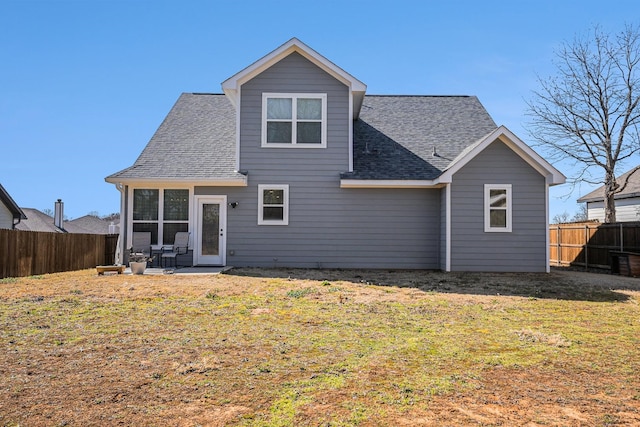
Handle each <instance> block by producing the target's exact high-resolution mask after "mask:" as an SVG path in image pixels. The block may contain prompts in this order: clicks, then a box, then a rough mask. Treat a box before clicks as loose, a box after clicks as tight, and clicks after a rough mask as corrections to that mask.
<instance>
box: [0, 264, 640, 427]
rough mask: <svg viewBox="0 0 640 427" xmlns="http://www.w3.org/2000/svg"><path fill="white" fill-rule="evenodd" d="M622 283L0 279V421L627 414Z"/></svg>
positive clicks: (391, 421)
mask: <svg viewBox="0 0 640 427" xmlns="http://www.w3.org/2000/svg"><path fill="white" fill-rule="evenodd" d="M638 283H639V282H638V280H637V279H630V278H622V277H614V276H605V275H584V274H578V273H567V272H553V273H551V274H548V275H546V274H541V275H535V274H534V275H515V274H513V275H512V274H496V275H489V274H445V273H438V272H416V271H398V272H393V271H364V270H362V271H361V270H345V271H339V270H295V269H293V270H292V269H278V270H262V269H238V270H234V271H232V272H231V274H227V275H219V276H180V275H171V276H122V275H120V276H118V275H110V276H97V275H96V274H95V271H92V270H86V271H80V272H73V273H65V274H54V275H45V276H40V277H30V278H21V279H9V280H7V279H5V280H2V281H0V360H2V364H0V422H2V424H3V425H7V426H12V425H47V426H57V425H69V426H72V425H118V424H123V425H179V426H196V425H207V426H226V425H239V426H278V425H280V426H288V425H296V426H298V425H313V426H318V425H324V426H356V425H361V426H370V425H371V426H373V425H434V426H437V425H514V424H516V425H527V424H529V425H569V426H571V425H575V426H582V425H636V424H640V380H639V375H638V372H640V350H639V348H640V324H639V322H640V316H639V314H640V309H639V306H638V301H639V299H640V292H639V290H640V287H639V286H638Z"/></svg>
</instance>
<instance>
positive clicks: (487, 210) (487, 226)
mask: <svg viewBox="0 0 640 427" xmlns="http://www.w3.org/2000/svg"><path fill="white" fill-rule="evenodd" d="M491 190H506V192H507V206H506V208H504V209H505V210H506V212H507V224H506V225H507V226H506V227H492V226H491V210H492V209H493V210H495V209H496V208H491V197H490V191H491ZM511 200H512V193H511V184H485V185H484V231H485V232H486V233H511V231H512V212H513V209H512V206H511Z"/></svg>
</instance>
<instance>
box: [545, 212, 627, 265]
mask: <svg viewBox="0 0 640 427" xmlns="http://www.w3.org/2000/svg"><path fill="white" fill-rule="evenodd" d="M610 252H638V253H640V223H639V222H617V223H612V224H600V223H597V222H583V223H573V224H552V225H550V226H549V257H550V260H549V262H550V264H551V265H555V266H569V265H574V266H583V267H584V268H585V269H587V268H606V269H610V268H611V255H610Z"/></svg>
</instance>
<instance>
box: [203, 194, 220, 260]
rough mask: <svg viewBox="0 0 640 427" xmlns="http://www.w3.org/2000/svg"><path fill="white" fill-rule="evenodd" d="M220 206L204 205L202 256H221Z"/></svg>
mask: <svg viewBox="0 0 640 427" xmlns="http://www.w3.org/2000/svg"><path fill="white" fill-rule="evenodd" d="M219 232H220V205H219V204H217V203H216V204H207V203H205V204H203V205H202V241H201V255H219V254H220V236H219Z"/></svg>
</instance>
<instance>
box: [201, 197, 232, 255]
mask: <svg viewBox="0 0 640 427" xmlns="http://www.w3.org/2000/svg"><path fill="white" fill-rule="evenodd" d="M195 212H196V231H195V241H194V247H193V263H194V264H195V265H224V264H225V262H226V257H225V254H226V251H227V249H226V242H227V238H226V235H227V196H195Z"/></svg>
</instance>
